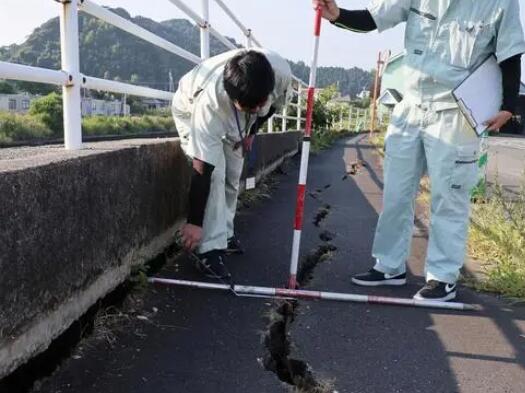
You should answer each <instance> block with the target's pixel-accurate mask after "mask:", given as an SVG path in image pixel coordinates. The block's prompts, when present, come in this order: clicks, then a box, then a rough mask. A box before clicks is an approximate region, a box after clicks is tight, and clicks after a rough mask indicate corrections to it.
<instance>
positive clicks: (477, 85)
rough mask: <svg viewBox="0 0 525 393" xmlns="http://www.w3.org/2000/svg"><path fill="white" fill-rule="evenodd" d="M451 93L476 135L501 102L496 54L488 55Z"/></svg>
mask: <svg viewBox="0 0 525 393" xmlns="http://www.w3.org/2000/svg"><path fill="white" fill-rule="evenodd" d="M453 95H454V97H455V99H456V101H457V103H458V105H459V107H460V109H461V111H462V112H463V114H464V115H465V117H466V118H467V120H468V122H469V123H470V125H471V126H472V128H474V130H475V131H476V133H477V134H478V135H480V136H481V135H482V134H483V133H484V132H485V131H486V129H487V127H486V126H484V125H483V123H484V122H485V121H487V120H488V119H490V118H491V117H493V116H494V115H496V114H497V113H498V112H499V111H500V108H501V104H502V102H503V87H502V76H501V69H500V67H499V64H498V62H497V60H496V56H490V57H489V58H488V59H487V60H485V61H484V62H483V64H481V65H480V66H479V67H478V68H476V69H475V70H474V71H473V72H472V74H470V76H469V77H468V78H467V79H465V80H464V81H463V82H462V83H461V84H460V85H459V86H458V87H457V88H456V89H455V90H454V91H453Z"/></svg>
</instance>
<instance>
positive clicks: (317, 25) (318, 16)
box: [314, 7, 323, 37]
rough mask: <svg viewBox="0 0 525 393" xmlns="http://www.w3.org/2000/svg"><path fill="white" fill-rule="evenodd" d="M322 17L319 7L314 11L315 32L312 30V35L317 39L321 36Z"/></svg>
mask: <svg viewBox="0 0 525 393" xmlns="http://www.w3.org/2000/svg"><path fill="white" fill-rule="evenodd" d="M322 15H323V11H322V9H321V7H318V8H317V9H316V14H315V30H314V34H315V36H316V37H319V36H320V35H321V21H322V19H321V18H322Z"/></svg>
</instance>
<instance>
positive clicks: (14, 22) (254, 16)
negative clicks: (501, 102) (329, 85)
mask: <svg viewBox="0 0 525 393" xmlns="http://www.w3.org/2000/svg"><path fill="white" fill-rule="evenodd" d="M94 1H95V2H97V3H98V4H101V5H105V6H111V7H123V8H125V9H127V10H128V11H129V12H130V13H131V14H132V15H133V16H135V15H142V16H146V17H149V18H152V19H154V20H156V21H162V20H166V19H172V18H186V16H185V15H184V14H183V13H182V12H181V11H179V10H178V8H176V7H175V6H174V5H173V4H172V3H171V2H170V1H169V0H148V1H145V0H94ZM223 1H224V2H225V3H226V4H227V5H228V6H229V8H230V9H231V10H232V11H233V12H234V13H235V14H236V15H237V16H238V17H239V19H241V21H242V22H243V23H244V24H245V26H247V27H249V28H251V29H252V30H253V32H254V35H255V37H256V38H257V39H258V40H259V41H260V42H261V43H262V44H263V46H265V47H267V48H269V49H273V50H275V51H277V52H278V53H280V54H281V55H283V56H284V57H286V58H288V59H290V60H294V61H299V60H302V61H304V62H305V63H309V62H310V58H311V51H312V32H313V18H314V12H313V10H312V7H311V0H223ZM185 3H186V4H187V5H189V6H190V7H191V8H192V9H193V10H195V11H197V12H198V13H200V7H201V1H200V0H186V1H185ZM368 3H369V1H368V0H339V1H338V4H339V6H341V7H343V8H350V9H359V8H365V7H366V5H367V4H368ZM210 6H211V9H210V21H211V24H212V25H213V26H214V27H215V28H216V29H217V30H218V31H220V32H221V33H222V34H223V35H227V36H230V37H234V38H236V39H237V40H238V41H240V42H244V39H243V36H242V34H241V33H240V30H239V29H238V28H237V27H236V26H235V25H234V24H233V23H232V22H231V21H230V19H229V18H228V17H227V16H226V15H225V14H224V13H223V12H222V10H221V9H220V8H218V6H217V5H216V4H215V2H214V1H213V0H210ZM59 7H60V5H59V4H58V3H56V2H55V1H53V0H0V46H3V45H9V44H12V43H21V42H23V41H24V40H25V38H26V37H27V36H28V35H29V34H31V32H32V31H33V29H34V28H36V27H37V26H39V25H40V24H42V23H43V22H45V21H46V20H48V19H50V18H52V17H55V16H58V10H59ZM521 19H522V21H523V23H524V24H525V7H522V10H521ZM403 29H404V28H403V27H402V26H399V27H396V28H395V29H392V30H389V31H387V32H384V33H382V34H378V33H375V32H374V33H369V34H356V33H352V32H348V31H344V30H341V29H338V28H336V27H334V26H332V25H331V24H330V23H328V22H325V23H324V24H323V29H322V33H321V45H320V52H319V64H320V65H323V66H341V67H345V68H350V67H353V66H357V67H360V68H364V69H367V70H369V69H372V68H374V67H375V62H376V60H377V54H378V52H379V51H381V50H386V49H390V50H391V51H392V53H394V54H395V53H398V52H400V51H402V49H403V31H404V30H403ZM175 44H176V42H175ZM524 61H525V59H524Z"/></svg>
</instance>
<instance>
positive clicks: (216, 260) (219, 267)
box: [191, 250, 231, 280]
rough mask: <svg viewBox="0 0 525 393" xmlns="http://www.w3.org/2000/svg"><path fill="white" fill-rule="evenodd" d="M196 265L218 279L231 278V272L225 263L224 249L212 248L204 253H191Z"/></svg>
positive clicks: (207, 274) (207, 275)
mask: <svg viewBox="0 0 525 393" xmlns="http://www.w3.org/2000/svg"><path fill="white" fill-rule="evenodd" d="M191 256H192V259H193V260H194V262H195V266H196V267H197V269H199V270H200V271H201V272H202V273H203V274H204V275H205V276H206V277H209V278H216V279H220V280H222V279H230V278H231V274H230V272H229V271H228V269H227V268H226V266H225V265H224V259H225V258H224V251H222V250H212V251H208V252H206V253H204V254H198V255H197V254H194V253H192V254H191Z"/></svg>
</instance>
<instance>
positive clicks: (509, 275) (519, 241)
mask: <svg viewBox="0 0 525 393" xmlns="http://www.w3.org/2000/svg"><path fill="white" fill-rule="evenodd" d="M469 235H470V236H469V243H468V250H469V254H470V256H471V257H473V258H475V259H477V260H480V261H482V265H483V268H484V272H485V274H486V279H485V280H483V281H481V282H476V283H474V286H475V287H476V288H478V289H481V290H484V291H489V292H495V293H500V294H503V295H504V296H506V297H509V298H514V299H520V300H525V186H524V187H523V188H522V190H521V193H520V196H519V198H517V199H516V200H512V201H509V200H507V199H506V198H505V196H504V195H503V191H502V189H501V187H500V186H499V185H496V186H495V188H494V195H493V197H492V198H490V200H488V201H487V202H486V203H482V204H475V205H473V206H472V215H471V226H470V234H469Z"/></svg>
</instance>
